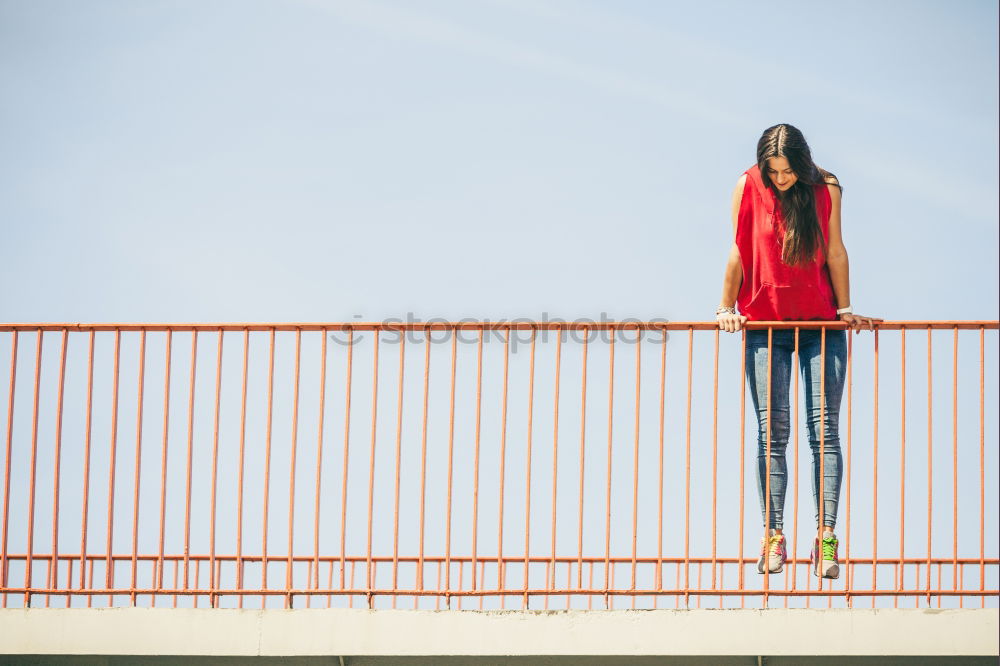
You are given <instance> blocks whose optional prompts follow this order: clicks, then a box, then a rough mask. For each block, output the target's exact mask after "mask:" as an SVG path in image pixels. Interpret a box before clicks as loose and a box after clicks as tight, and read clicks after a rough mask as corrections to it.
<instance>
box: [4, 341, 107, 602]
mask: <svg viewBox="0 0 1000 666" xmlns="http://www.w3.org/2000/svg"><path fill="white" fill-rule="evenodd" d="M18 335H19V331H18V330H17V329H14V331H13V332H12V333H11V343H10V383H9V385H8V386H9V387H10V392H9V393H8V394H7V452H6V456H5V457H4V475H3V545H2V548H0V581H2V583H3V587H4V588H6V587H7V562H8V560H7V533H8V532H9V531H10V459H11V454H12V450H13V445H14V386H15V380H16V378H17V340H18ZM90 340H91V343H90V349H91V368H93V349H94V342H93V340H94V332H93V331H91V332H90ZM88 407H89V401H88ZM87 425H88V428H87V440H86V442H87V457H86V461H87V464H89V462H90V455H89V454H90V428H89V425H90V418H89V414H88V419H87ZM86 487H87V485H86V483H84V501H83V506H84V520H83V524H84V528H83V535H84V536H83V539H82V543H83V544H84V545H81V546H80V552H84V551H86V546H85V544H86V533H87V529H86V523H87V519H86V511H87V509H86V507H87V500H86ZM81 557H83V556H82V555H81ZM80 586H81V587H83V583H82V574H81V583H80ZM2 607H3V608H6V607H7V593H6V592H4V595H3V603H2Z"/></svg>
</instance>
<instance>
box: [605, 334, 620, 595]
mask: <svg viewBox="0 0 1000 666" xmlns="http://www.w3.org/2000/svg"><path fill="white" fill-rule="evenodd" d="M608 333H609V334H610V336H611V337H610V344H609V346H608V349H609V354H608V359H609V360H608V484H607V485H608V488H607V497H606V500H605V507H606V512H605V520H604V607H605V608H609V604H608V601H609V595H608V589H609V586H610V579H609V575H610V568H611V564H610V562H611V447H612V441H613V435H612V423H613V416H614V395H615V338H616V337H617V334H616V331H615V329H614V328H611V329H608Z"/></svg>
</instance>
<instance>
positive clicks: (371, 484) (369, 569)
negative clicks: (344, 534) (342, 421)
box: [342, 328, 380, 609]
mask: <svg viewBox="0 0 1000 666" xmlns="http://www.w3.org/2000/svg"><path fill="white" fill-rule="evenodd" d="M379 333H380V331H379V329H377V328H376V329H375V340H374V343H373V344H374V345H375V346H374V351H373V360H372V425H371V433H372V435H371V458H370V461H369V468H368V556H367V559H366V562H367V564H366V567H365V580H366V582H367V585H366V587H367V593H366V595H365V596H366V599H367V601H368V608H369V609H370V608H372V603H373V601H374V600H373V598H372V589H373V588H374V586H375V578H374V575H373V568H374V567H373V565H372V510H373V508H374V501H375V430H376V428H375V425H376V422H377V421H376V419H377V416H378V347H379ZM352 341H353V332H352ZM344 474H345V476H346V474H347V467H346V466H345V467H344ZM345 492H346V491H345ZM342 543H343V542H342ZM351 566H352V567H353V566H354V565H353V564H352V565H351ZM352 585H353V575H352Z"/></svg>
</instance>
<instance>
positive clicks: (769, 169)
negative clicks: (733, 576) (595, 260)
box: [716, 124, 881, 578]
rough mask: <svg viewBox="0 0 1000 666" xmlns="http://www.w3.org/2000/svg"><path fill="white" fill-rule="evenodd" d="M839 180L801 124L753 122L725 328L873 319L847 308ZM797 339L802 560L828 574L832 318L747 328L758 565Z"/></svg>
mask: <svg viewBox="0 0 1000 666" xmlns="http://www.w3.org/2000/svg"><path fill="white" fill-rule="evenodd" d="M841 189H842V188H841V186H840V183H839V182H838V181H837V178H836V177H835V176H834V175H833V174H832V173H829V172H827V171H824V170H823V169H820V168H819V167H817V166H816V164H815V163H814V162H813V160H812V155H811V154H810V151H809V146H808V145H807V144H806V140H805V137H803V136H802V132H800V131H799V130H797V129H796V128H795V127H792V126H791V125H785V124H782V125H775V126H774V127H769V128H768V129H766V130H765V131H764V133H763V135H761V137H760V141H759V142H758V143H757V164H756V165H755V166H753V167H751V168H750V169H747V171H746V172H745V173H744V174H743V175H742V176H741V177H740V179H739V181H738V182H737V184H736V190H735V191H734V192H733V235H734V238H735V240H734V242H733V245H732V248H731V249H730V252H729V261H728V263H727V264H726V273H725V278H724V280H723V286H722V303H721V304H720V306H719V308H718V309H717V310H716V318H717V319H718V322H719V327H720V328H722V329H723V330H725V331H728V332H730V333H732V332H735V331H738V330H740V328H741V327H742V326H743V324H744V323H746V322H747V321H748V320H749V321H805V320H820V321H835V320H838V319H839V320H840V321H842V322H844V323H845V324H847V326H848V327H849V328H853V329H855V331H860V329H862V328H868V329H871V330H874V328H875V324H876V322H879V321H881V320H879V319H873V318H871V317H862V316H860V315H856V314H854V313H853V312H852V310H851V296H850V288H849V279H848V263H847V250H846V249H845V248H844V243H843V241H842V239H841V234H840V195H841ZM734 304H735V305H737V306H738V307H739V314H737V312H736V308H735V307H733V306H734ZM796 337H797V338H798V339H797V340H796ZM796 348H797V350H798V358H799V368H800V370H801V372H802V378H803V384H804V387H805V411H806V425H807V428H808V432H809V446H810V448H811V449H812V461H813V496H814V498H816V525H817V532H818V533H821V535H818V536H817V538H816V539H815V541H814V544H813V551H812V555H811V562H812V567H811V568H812V571H813V574H814V575H816V576H820V577H823V578H837V577H838V576H839V575H840V566H839V563H838V561H837V537H836V536H835V535H834V528H835V527H836V521H837V502H838V500H839V498H840V484H841V479H842V472H841V466H842V465H841V463H842V456H841V452H840V438H839V435H838V420H839V413H840V399H841V396H842V395H843V389H844V378H845V369H846V360H847V336H846V333H845V331H844V329H842V328H830V329H826V330H825V333H824V329H823V328H801V329H799V331H798V334H797V336H796V332H795V329H794V327H781V328H775V329H773V330H772V331H768V330H767V329H753V330H748V331H747V332H746V375H747V383H748V384H749V386H750V393H751V396H752V397H753V404H754V409H756V410H757V424H758V435H757V479H758V485H759V487H760V493H759V495H760V500H761V512H762V514H763V515H764V524H765V526H766V528H765V530H766V532H765V533H766V537H765V538H763V539H761V556H760V560H759V561H758V562H757V571H758V572H760V573H764V572H765V571H767V572H770V573H777V572H779V571H781V570H782V568H783V567H784V564H785V557H786V555H785V553H786V549H785V537H784V534H783V533H782V529H783V521H782V518H783V508H784V502H785V486H786V480H787V468H786V464H785V448H786V445H787V444H788V434H789V407H788V405H789V400H788V386H789V382H790V379H791V373H792V362H793V354H794V352H795V350H796ZM769 372H770V377H771V382H770V387H769V386H768V381H767V377H768V373H769ZM821 396H825V405H821V402H823V400H822V398H821ZM821 420H822V421H823V423H822V428H821V426H820V422H821ZM821 430H822V433H821ZM821 448H822V454H821ZM768 470H770V474H768ZM821 470H822V476H823V481H822V484H821V483H820V474H821ZM821 485H822V493H823V503H822V504H823V516H822V519H821V518H820V502H819V494H820V487H821ZM765 496H768V497H769V499H767V500H765Z"/></svg>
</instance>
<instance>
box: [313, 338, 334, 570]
mask: <svg viewBox="0 0 1000 666" xmlns="http://www.w3.org/2000/svg"><path fill="white" fill-rule="evenodd" d="M320 335H322V336H323V338H322V342H321V343H320V361H319V423H318V424H317V425H316V502H315V504H314V506H313V571H314V574H313V576H314V577H313V579H312V581H311V582H312V583H313V589H314V590H318V589H319V515H320V490H321V489H322V480H323V475H322V470H323V416H324V411H325V408H326V336H327V330H326V329H325V328H324V329H322V330H321V331H320ZM330 570H331V571H333V564H332V563H331V564H330ZM328 587H329V586H328Z"/></svg>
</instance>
